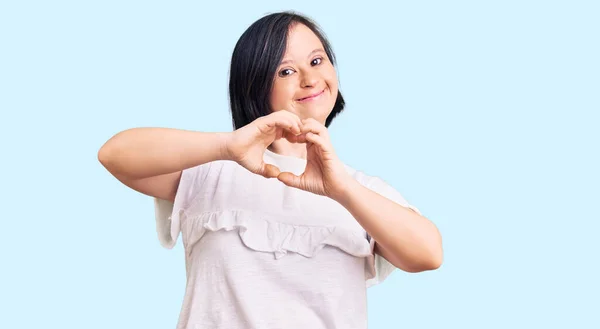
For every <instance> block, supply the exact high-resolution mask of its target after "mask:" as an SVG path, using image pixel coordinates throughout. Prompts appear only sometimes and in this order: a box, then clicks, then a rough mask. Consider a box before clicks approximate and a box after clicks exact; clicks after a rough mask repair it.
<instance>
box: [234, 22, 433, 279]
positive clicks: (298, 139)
mask: <svg viewBox="0 0 600 329" xmlns="http://www.w3.org/2000/svg"><path fill="white" fill-rule="evenodd" d="M337 93H338V80H337V74H336V71H335V68H334V66H333V64H332V63H331V62H330V61H329V59H328V58H327V55H326V53H325V51H324V48H323V45H322V44H321V42H320V40H319V39H318V37H317V36H316V35H315V34H314V33H313V32H312V31H311V30H310V29H309V28H308V27H306V26H304V25H302V24H296V25H295V26H293V27H292V28H291V29H290V31H289V35H288V44H287V49H286V51H285V54H284V57H283V60H282V63H281V65H280V67H279V69H278V71H277V74H276V76H275V77H274V85H273V89H272V91H271V94H270V104H271V108H272V109H273V113H272V114H271V115H269V116H267V117H265V118H264V119H262V121H259V123H260V124H261V125H262V126H260V125H250V126H249V127H248V128H246V129H247V130H242V131H241V132H239V135H240V136H241V134H242V133H244V134H246V135H248V134H250V131H252V133H253V134H260V133H263V134H264V135H265V136H270V137H269V138H266V142H267V143H269V144H268V145H265V144H263V146H261V147H265V148H266V147H268V148H269V149H270V150H271V151H273V152H275V153H278V154H282V155H288V156H295V157H299V158H304V159H306V160H307V165H306V169H305V171H304V173H303V174H301V175H300V176H296V175H294V174H292V173H289V172H280V171H279V169H278V168H274V167H273V166H270V165H267V166H265V165H264V163H263V166H262V167H260V166H257V170H256V171H255V172H257V173H262V174H264V173H265V172H268V174H265V176H267V177H271V178H277V179H278V180H280V181H281V182H283V183H284V184H286V185H288V186H290V187H294V188H298V189H302V190H305V191H309V192H312V193H315V194H319V195H324V196H327V197H329V198H331V199H333V200H335V201H337V202H339V203H340V204H341V205H342V206H344V207H345V208H346V209H347V210H348V211H349V212H350V213H351V214H352V215H353V216H354V218H355V219H356V220H357V221H358V222H359V223H360V224H361V226H362V227H363V228H364V229H365V230H366V231H367V232H368V233H369V234H370V235H371V237H372V238H373V239H375V241H376V243H375V252H376V253H377V254H379V255H381V256H383V257H384V258H385V259H387V260H388V261H390V262H391V263H392V264H393V265H395V266H396V267H398V268H400V269H402V270H404V271H406V272H421V271H426V270H433V269H437V268H438V267H440V266H441V263H442V258H443V250H442V239H441V235H440V233H439V231H438V229H437V227H436V226H435V225H434V224H433V223H432V222H431V221H429V220H428V219H427V218H425V217H424V216H422V215H420V214H418V213H416V212H415V211H413V210H411V209H409V208H406V207H403V206H401V205H399V204H397V203H395V202H393V201H391V200H389V199H387V198H385V197H383V196H382V195H380V194H378V193H375V192H373V191H371V190H370V189H368V188H366V187H364V186H363V185H362V184H360V183H358V182H357V181H356V180H355V179H354V178H353V177H352V176H350V175H349V174H348V173H347V171H346V169H345V167H344V165H343V163H342V162H341V161H340V159H339V158H338V157H337V155H336V154H335V150H334V148H333V146H332V144H331V141H330V138H329V133H328V130H327V128H326V127H325V120H326V118H327V117H328V115H329V114H330V113H331V111H332V109H333V106H334V104H335V99H336V97H337ZM315 94H319V95H318V96H317V97H314V98H311V99H306V97H308V96H311V95H315ZM269 120H270V121H269ZM269 122H270V124H269ZM261 127H262V128H261ZM235 143H236V142H231V143H230V144H235ZM238 160H239V159H238ZM244 161H246V160H243V159H242V163H243V162H244ZM256 163H260V160H258V161H256ZM261 168H262V169H261ZM261 170H262V171H261ZM259 171H260V172H259Z"/></svg>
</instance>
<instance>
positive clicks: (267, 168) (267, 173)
mask: <svg viewBox="0 0 600 329" xmlns="http://www.w3.org/2000/svg"><path fill="white" fill-rule="evenodd" d="M280 173H281V171H280V170H279V168H277V167H275V166H274V165H272V164H268V163H264V162H263V163H262V168H261V172H260V173H259V174H260V175H262V176H264V177H266V178H275V177H277V176H278V175H279V174H280Z"/></svg>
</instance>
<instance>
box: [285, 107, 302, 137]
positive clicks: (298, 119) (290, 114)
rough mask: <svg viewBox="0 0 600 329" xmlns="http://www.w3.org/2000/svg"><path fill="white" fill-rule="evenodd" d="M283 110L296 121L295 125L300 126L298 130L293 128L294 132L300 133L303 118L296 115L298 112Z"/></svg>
mask: <svg viewBox="0 0 600 329" xmlns="http://www.w3.org/2000/svg"><path fill="white" fill-rule="evenodd" d="M281 112H284V113H285V115H286V116H287V117H288V118H289V119H290V120H292V122H294V126H295V127H297V128H298V130H295V129H294V130H293V132H294V133H295V134H297V135H299V134H300V133H301V130H300V127H302V120H301V119H300V117H299V116H298V115H296V113H293V112H290V111H286V110H283V111H281Z"/></svg>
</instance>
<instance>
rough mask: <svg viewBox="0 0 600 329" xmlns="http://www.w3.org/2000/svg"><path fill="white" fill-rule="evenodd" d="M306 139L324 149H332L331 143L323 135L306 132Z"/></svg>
mask: <svg viewBox="0 0 600 329" xmlns="http://www.w3.org/2000/svg"><path fill="white" fill-rule="evenodd" d="M305 136H306V140H307V141H309V142H311V143H313V144H315V145H317V146H318V147H319V148H320V149H321V150H323V151H328V152H329V151H331V149H330V147H329V143H327V141H326V140H325V138H323V136H319V135H317V134H315V133H312V132H309V133H306V135H305Z"/></svg>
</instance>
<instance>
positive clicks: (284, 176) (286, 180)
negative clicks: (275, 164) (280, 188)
mask: <svg viewBox="0 0 600 329" xmlns="http://www.w3.org/2000/svg"><path fill="white" fill-rule="evenodd" d="M277 179H278V180H280V181H281V182H282V183H283V184H285V185H287V186H291V187H296V188H300V182H301V179H300V177H299V176H296V175H294V174H292V173H291V172H282V173H280V174H279V175H278V176H277Z"/></svg>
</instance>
